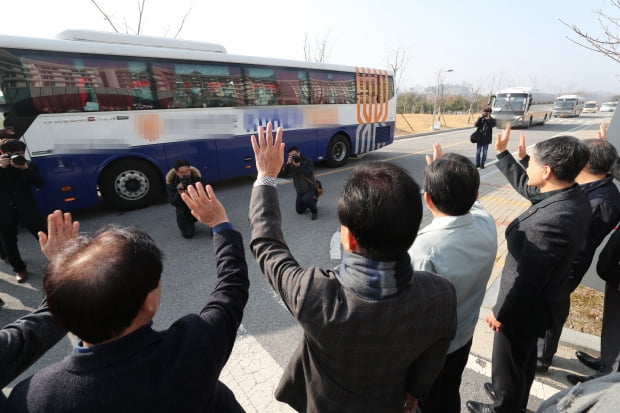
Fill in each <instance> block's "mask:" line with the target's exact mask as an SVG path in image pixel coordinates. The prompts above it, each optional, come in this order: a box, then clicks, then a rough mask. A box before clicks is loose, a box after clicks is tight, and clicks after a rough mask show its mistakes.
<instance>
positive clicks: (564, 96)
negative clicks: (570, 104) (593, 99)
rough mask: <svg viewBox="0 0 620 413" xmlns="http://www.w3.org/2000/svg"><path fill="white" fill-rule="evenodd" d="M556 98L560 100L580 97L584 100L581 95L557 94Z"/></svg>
mask: <svg viewBox="0 0 620 413" xmlns="http://www.w3.org/2000/svg"><path fill="white" fill-rule="evenodd" d="M556 99H558V100H560V99H581V100H585V98H584V97H583V96H579V95H562V96H558V97H557V98H556Z"/></svg>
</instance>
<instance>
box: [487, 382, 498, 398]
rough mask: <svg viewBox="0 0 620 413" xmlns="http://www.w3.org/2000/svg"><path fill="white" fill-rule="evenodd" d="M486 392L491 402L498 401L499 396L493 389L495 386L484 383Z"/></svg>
mask: <svg viewBox="0 0 620 413" xmlns="http://www.w3.org/2000/svg"><path fill="white" fill-rule="evenodd" d="M484 391H486V392H487V394H488V395H489V397H490V398H491V400H493V401H496V400H497V394H495V390H494V389H493V384H491V383H488V382H487V383H484Z"/></svg>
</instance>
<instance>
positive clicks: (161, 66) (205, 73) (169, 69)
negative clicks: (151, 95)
mask: <svg viewBox="0 0 620 413" xmlns="http://www.w3.org/2000/svg"><path fill="white" fill-rule="evenodd" d="M153 75H154V77H155V79H156V83H157V95H158V97H159V99H160V105H161V107H166V108H206V107H230V106H241V105H243V103H244V100H243V95H242V91H243V89H242V87H241V86H242V83H241V69H240V68H239V67H236V66H225V65H205V64H191V63H177V64H173V63H154V64H153Z"/></svg>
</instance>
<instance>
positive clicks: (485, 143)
mask: <svg viewBox="0 0 620 413" xmlns="http://www.w3.org/2000/svg"><path fill="white" fill-rule="evenodd" d="M491 112H492V111H491V108H486V109H485V110H484V112H482V114H481V115H480V117H479V118H478V120H477V121H476V125H475V126H476V128H478V130H479V131H480V137H479V138H478V142H476V167H477V168H480V169H484V163H485V162H486V160H487V150H488V149H489V144H490V143H491V142H492V141H493V128H494V127H495V125H496V123H497V122H496V121H495V118H493V117H491Z"/></svg>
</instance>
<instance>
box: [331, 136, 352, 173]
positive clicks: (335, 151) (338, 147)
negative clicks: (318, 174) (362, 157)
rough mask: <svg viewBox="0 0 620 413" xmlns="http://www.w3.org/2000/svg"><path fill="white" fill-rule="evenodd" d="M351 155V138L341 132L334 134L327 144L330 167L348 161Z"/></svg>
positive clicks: (335, 166)
mask: <svg viewBox="0 0 620 413" xmlns="http://www.w3.org/2000/svg"><path fill="white" fill-rule="evenodd" d="M350 155H351V144H350V143H349V139H348V138H347V137H346V136H345V135H343V134H341V133H339V134H337V135H334V137H332V138H331V140H330V141H329V145H327V157H326V163H327V166H329V167H330V168H337V167H339V166H342V165H344V164H345V163H347V160H348V159H349V156H350Z"/></svg>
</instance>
